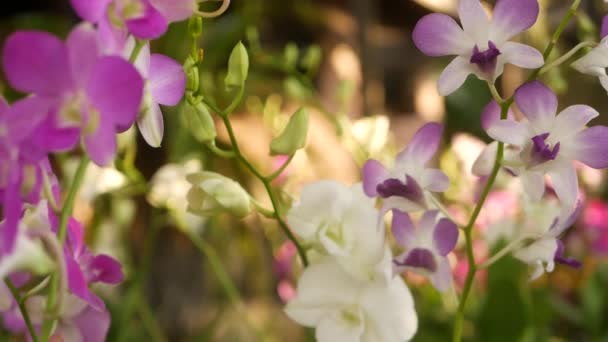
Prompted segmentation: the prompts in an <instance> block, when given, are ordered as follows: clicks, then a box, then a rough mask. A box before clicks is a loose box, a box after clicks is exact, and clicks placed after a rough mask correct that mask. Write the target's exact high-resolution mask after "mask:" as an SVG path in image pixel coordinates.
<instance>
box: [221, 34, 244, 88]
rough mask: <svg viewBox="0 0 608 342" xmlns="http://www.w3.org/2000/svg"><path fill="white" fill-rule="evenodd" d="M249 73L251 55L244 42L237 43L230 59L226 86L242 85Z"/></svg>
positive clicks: (225, 81)
mask: <svg viewBox="0 0 608 342" xmlns="http://www.w3.org/2000/svg"><path fill="white" fill-rule="evenodd" d="M248 73H249V55H248V54H247V49H246V48H245V45H243V43H241V42H239V43H238V44H236V46H235V47H234V49H233V50H232V53H231V54H230V59H229V60H228V74H227V75H226V78H225V79H224V83H225V84H226V88H232V87H242V86H243V85H244V84H245V80H246V79H247V74H248Z"/></svg>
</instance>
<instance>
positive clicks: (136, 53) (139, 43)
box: [129, 39, 147, 63]
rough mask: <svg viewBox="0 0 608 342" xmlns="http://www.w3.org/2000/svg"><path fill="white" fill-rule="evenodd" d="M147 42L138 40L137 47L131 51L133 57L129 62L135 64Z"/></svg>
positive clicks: (130, 57) (136, 41)
mask: <svg viewBox="0 0 608 342" xmlns="http://www.w3.org/2000/svg"><path fill="white" fill-rule="evenodd" d="M146 43H147V41H145V40H140V39H136V40H135V46H134V47H133V51H131V55H130V56H129V62H130V63H135V60H136V59H137V56H139V52H140V51H141V49H142V48H143V47H144V46H145V45H146Z"/></svg>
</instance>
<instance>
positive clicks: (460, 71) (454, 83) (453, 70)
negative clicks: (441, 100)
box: [437, 57, 474, 96]
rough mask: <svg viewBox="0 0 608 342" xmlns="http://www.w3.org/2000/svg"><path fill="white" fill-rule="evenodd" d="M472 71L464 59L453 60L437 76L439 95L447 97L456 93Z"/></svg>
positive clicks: (469, 64)
mask: <svg viewBox="0 0 608 342" xmlns="http://www.w3.org/2000/svg"><path fill="white" fill-rule="evenodd" d="M473 71H474V70H473V68H472V67H471V63H469V61H468V60H467V59H466V58H463V57H456V58H454V59H453V60H452V62H450V64H448V66H447V67H446V68H445V69H444V70H443V72H442V73H441V76H439V82H438V88H437V89H438V91H439V95H441V96H448V95H450V94H451V93H453V92H454V91H456V89H458V88H460V86H462V84H463V83H464V81H466V79H467V77H468V76H469V75H470V74H472V73H473Z"/></svg>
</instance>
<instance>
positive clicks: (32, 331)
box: [4, 277, 38, 342]
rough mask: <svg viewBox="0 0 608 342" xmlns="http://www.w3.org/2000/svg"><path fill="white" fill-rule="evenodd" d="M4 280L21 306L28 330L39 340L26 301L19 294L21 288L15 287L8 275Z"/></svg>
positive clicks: (35, 341)
mask: <svg viewBox="0 0 608 342" xmlns="http://www.w3.org/2000/svg"><path fill="white" fill-rule="evenodd" d="M4 282H5V283H6V286H7V287H8V289H9V291H11V294H12V295H13V298H14V299H15V302H17V305H18V306H19V311H20V312H21V316H23V320H24V321H25V325H26V326H27V330H28V332H29V333H30V336H31V337H32V341H34V342H38V336H36V330H34V326H33V325H32V320H31V319H30V316H29V314H28V312H27V308H26V307H25V301H24V300H23V298H21V296H20V295H19V290H18V289H17V288H16V287H15V285H14V284H13V282H12V281H11V280H10V279H9V278H8V277H7V278H6V279H4Z"/></svg>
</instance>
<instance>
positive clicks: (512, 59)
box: [500, 42, 545, 69]
mask: <svg viewBox="0 0 608 342" xmlns="http://www.w3.org/2000/svg"><path fill="white" fill-rule="evenodd" d="M500 52H501V53H502V58H503V61H504V62H505V63H511V64H513V65H516V66H518V67H521V68H526V69H536V68H540V67H542V66H543V64H545V59H544V58H543V55H542V54H541V53H540V52H539V51H538V50H536V49H535V48H533V47H531V46H528V45H525V44H521V43H515V42H506V43H504V44H503V45H502V46H501V47H500Z"/></svg>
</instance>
